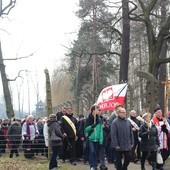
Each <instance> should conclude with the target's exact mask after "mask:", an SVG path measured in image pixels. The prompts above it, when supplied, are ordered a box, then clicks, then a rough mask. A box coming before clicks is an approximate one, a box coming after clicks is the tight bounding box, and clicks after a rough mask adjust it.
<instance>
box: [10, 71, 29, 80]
mask: <svg viewBox="0 0 170 170" xmlns="http://www.w3.org/2000/svg"><path fill="white" fill-rule="evenodd" d="M22 71H27V70H20V71H19V72H18V75H17V76H16V77H15V78H14V79H7V81H16V79H17V78H19V77H20V78H23V77H22V76H20V73H21V72H22Z"/></svg>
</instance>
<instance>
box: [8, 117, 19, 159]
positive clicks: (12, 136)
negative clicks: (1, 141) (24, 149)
mask: <svg viewBox="0 0 170 170" xmlns="http://www.w3.org/2000/svg"><path fill="white" fill-rule="evenodd" d="M21 129H22V128H21V120H20V119H14V122H13V123H12V124H11V125H10V126H9V128H8V132H7V136H8V139H9V141H10V142H11V150H10V155H9V157H10V158H12V157H13V154H14V153H15V154H16V157H18V156H19V154H18V147H19V145H20V142H21Z"/></svg>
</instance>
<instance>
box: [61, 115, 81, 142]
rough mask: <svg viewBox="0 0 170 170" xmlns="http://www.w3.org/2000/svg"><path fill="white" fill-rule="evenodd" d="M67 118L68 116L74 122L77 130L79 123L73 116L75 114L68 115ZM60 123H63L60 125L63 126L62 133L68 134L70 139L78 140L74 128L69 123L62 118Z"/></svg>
mask: <svg viewBox="0 0 170 170" xmlns="http://www.w3.org/2000/svg"><path fill="white" fill-rule="evenodd" d="M65 116H67V117H68V118H69V119H70V120H71V121H72V122H73V124H74V125H75V127H76V129H77V123H78V121H77V119H76V118H75V117H74V116H73V114H71V115H68V114H66V115H65ZM60 121H61V123H60V125H61V131H62V133H66V134H67V137H68V138H75V139H76V136H75V133H74V131H73V129H72V127H71V126H70V125H69V123H68V122H67V121H66V120H65V119H64V118H63V117H61V119H60Z"/></svg>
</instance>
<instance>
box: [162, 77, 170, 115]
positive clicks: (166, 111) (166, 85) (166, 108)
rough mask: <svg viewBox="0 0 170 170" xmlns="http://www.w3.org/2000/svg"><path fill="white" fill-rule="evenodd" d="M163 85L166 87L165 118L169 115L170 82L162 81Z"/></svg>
mask: <svg viewBox="0 0 170 170" xmlns="http://www.w3.org/2000/svg"><path fill="white" fill-rule="evenodd" d="M161 84H164V85H165V99H164V100H165V104H164V107H165V108H164V113H165V115H164V116H167V113H168V96H169V95H168V90H169V85H170V80H168V79H166V81H162V82H161Z"/></svg>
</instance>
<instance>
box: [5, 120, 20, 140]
mask: <svg viewBox="0 0 170 170" xmlns="http://www.w3.org/2000/svg"><path fill="white" fill-rule="evenodd" d="M21 129H22V128H21V125H18V124H17V123H15V122H14V123H13V124H11V125H10V126H9V128H8V132H7V134H8V139H9V140H10V141H20V140H21Z"/></svg>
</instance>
